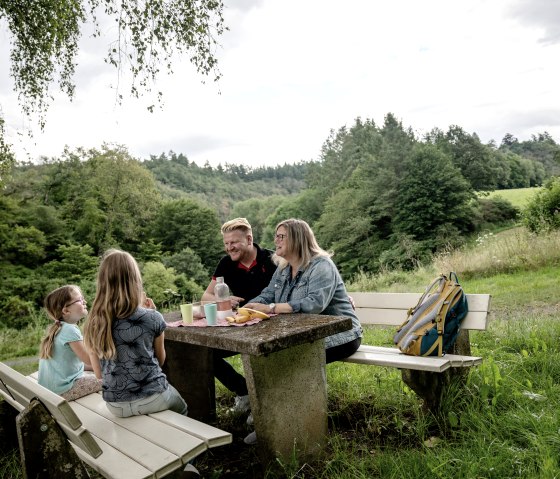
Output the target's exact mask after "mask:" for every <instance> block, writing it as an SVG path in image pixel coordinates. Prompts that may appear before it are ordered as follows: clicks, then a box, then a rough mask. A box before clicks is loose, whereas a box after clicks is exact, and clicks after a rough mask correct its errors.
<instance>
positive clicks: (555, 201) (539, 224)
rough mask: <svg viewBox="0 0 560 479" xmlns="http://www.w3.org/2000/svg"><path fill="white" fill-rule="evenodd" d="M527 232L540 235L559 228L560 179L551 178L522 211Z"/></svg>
mask: <svg viewBox="0 0 560 479" xmlns="http://www.w3.org/2000/svg"><path fill="white" fill-rule="evenodd" d="M523 222H524V224H525V226H527V228H528V229H529V231H531V232H533V233H540V232H543V231H550V230H557V229H559V228H560V178H558V177H556V178H551V179H550V180H549V181H548V182H547V184H546V185H544V188H543V189H542V190H541V191H539V192H538V193H537V194H536V195H535V196H534V197H533V199H532V200H530V201H529V203H528V204H527V207H526V208H525V209H524V210H523Z"/></svg>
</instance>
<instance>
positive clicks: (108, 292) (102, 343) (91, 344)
mask: <svg viewBox="0 0 560 479" xmlns="http://www.w3.org/2000/svg"><path fill="white" fill-rule="evenodd" d="M142 291H143V287H142V276H141V275H140V269H139V268H138V264H137V263H136V260H135V259H134V258H133V257H132V255H130V254H129V253H127V252H126V251H121V250H118V249H110V250H108V251H107V252H106V253H105V254H104V255H103V259H102V260H101V264H100V265H99V271H98V273H97V291H96V293H95V299H94V300H93V304H92V306H91V311H90V313H89V316H88V320H87V322H86V324H85V328H84V344H85V346H86V348H87V349H89V350H90V351H92V352H94V353H95V354H96V355H97V356H98V357H99V358H103V359H111V358H114V357H115V355H116V348H115V343H114V341H113V334H112V326H113V321H114V320H118V319H124V318H127V317H129V316H130V315H132V313H134V311H136V309H137V308H138V306H140V303H141V301H142Z"/></svg>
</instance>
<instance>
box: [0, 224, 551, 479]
mask: <svg viewBox="0 0 560 479" xmlns="http://www.w3.org/2000/svg"><path fill="white" fill-rule="evenodd" d="M515 234H520V235H523V234H524V233H520V232H517V233H515ZM523 238H526V237H525V236H523ZM557 240H558V237H556V236H548V237H540V238H532V241H533V242H532V243H531V242H529V245H528V246H527V248H525V249H524V250H522V251H520V252H519V253H520V256H521V257H522V258H523V259H522V260H519V258H515V257H514V256H515V255H513V254H512V253H511V251H512V248H513V249H516V248H520V247H519V245H518V244H517V243H516V244H515V245H514V246H511V245H510V244H508V243H507V242H508V241H510V242H511V241H512V240H511V233H510V234H504V235H496V237H494V238H492V240H491V241H483V242H481V243H477V244H476V245H473V246H472V247H471V248H470V249H465V250H463V251H458V252H455V253H454V256H453V257H452V259H451V260H449V259H448V260H447V261H452V263H453V265H465V266H464V267H465V268H467V269H466V270H465V271H462V272H460V273H461V274H460V275H459V278H460V279H461V278H463V281H462V283H463V286H464V288H465V291H466V292H467V293H477V292H481V293H491V294H492V313H491V320H490V324H489V328H488V331H486V332H471V345H472V349H473V351H472V353H473V355H480V356H483V357H484V362H483V364H482V365H481V366H479V367H476V368H473V369H472V370H471V371H470V374H469V376H468V380H467V382H466V386H465V387H464V388H457V387H451V388H450V389H449V391H448V392H447V398H448V399H447V400H446V401H445V402H444V404H443V405H442V409H441V411H440V412H439V414H438V415H437V416H434V415H431V414H428V413H426V412H425V411H424V410H423V409H422V405H421V403H420V401H419V400H418V398H417V397H416V396H415V394H414V393H413V392H412V391H411V390H410V389H408V388H407V387H406V386H405V385H404V384H403V382H402V380H401V377H400V372H399V371H398V370H395V369H391V368H381V367H372V366H363V365H358V364H347V363H333V364H330V365H328V366H327V377H328V394H329V404H328V406H329V443H328V447H327V450H326V454H325V457H324V458H323V460H321V461H317V462H314V463H301V462H299V461H298V459H297V458H293V460H292V461H290V462H287V463H278V464H276V465H275V466H274V467H273V468H271V469H268V470H263V469H262V467H261V466H260V464H259V463H258V459H257V455H256V448H255V447H248V446H245V445H244V444H243V442H242V438H243V437H244V436H245V434H247V432H248V431H249V430H250V429H249V427H248V426H247V425H246V423H245V417H238V416H233V415H232V414H231V413H230V408H231V406H232V403H233V397H232V394H231V393H230V392H229V391H227V390H225V389H224V388H223V387H222V386H221V385H219V384H218V385H217V403H218V419H217V422H216V425H217V426H218V427H220V428H222V429H226V430H228V431H230V432H232V433H233V435H234V442H233V444H231V445H230V446H226V447H221V448H217V449H215V450H214V451H211V452H209V453H206V454H204V455H203V456H202V457H201V458H200V459H198V460H197V462H196V465H197V467H199V469H200V470H201V471H202V473H203V475H204V477H208V478H259V479H261V478H263V477H264V478H269V479H276V478H285V477H287V478H321V479H331V478H341V479H366V478H367V479H369V478H395V479H403V478H410V479H412V478H414V479H416V478H418V477H427V478H441V479H447V478H454V479H461V478H465V479H467V478H469V479H470V478H489V479H490V478H492V479H494V478H495V479H498V478H535V479H536V478H544V479H552V478H560V462H559V458H560V435H559V431H560V344H559V342H558V338H559V337H560V321H559V320H558V317H559V313H560V299H559V298H560V295H559V292H558V278H559V277H560V261H558V259H559V258H560V248H557V247H556V245H557V244H558V243H559V242H558V241H557ZM516 241H518V242H519V243H522V242H523V241H524V240H523V241H522V240H516ZM545 249H548V255H543V251H544V250H545ZM488 251H489V252H488ZM497 252H498V253H499V252H502V256H500V259H501V261H500V262H505V263H507V262H508V261H511V264H510V265H509V266H507V265H506V266H502V267H501V268H502V269H496V268H495V267H493V266H492V265H493V264H494V262H493V261H494V260H493V259H492V257H493V256H494V255H495V254H496V253H497ZM545 256H546V258H545ZM473 257H474V258H478V260H477V261H474V262H473V261H472V260H471V258H473ZM440 260H441V259H440ZM444 264H449V263H444ZM472 264H476V265H478V266H477V268H478V269H476V271H474V270H471V269H469V268H471V265H472ZM484 265H486V266H487V267H488V268H489V269H488V270H486V269H484ZM438 269H439V265H438V264H434V265H430V266H429V267H426V268H424V269H422V270H419V271H416V272H414V273H402V272H391V273H385V274H384V275H378V276H376V277H373V278H367V277H363V278H361V279H360V282H359V283H356V284H354V285H352V286H354V290H358V289H364V288H368V287H370V290H373V289H377V290H385V291H387V290H391V291H407V290H408V291H422V289H423V287H425V286H426V285H427V284H428V283H429V281H430V280H431V279H432V277H433V276H434V274H437V273H436V272H439V271H438ZM467 270H468V271H471V273H469V274H466V271H467ZM372 285H373V286H372ZM393 332H394V331H393V330H392V329H380V328H374V327H368V328H366V330H365V334H364V340H363V342H364V343H366V344H375V345H389V344H390V342H391V338H392V335H393ZM2 334H4V333H2ZM27 336H29V338H28V339H26V337H27ZM38 336H40V331H39V332H37V326H34V327H30V329H29V331H28V332H27V333H25V332H23V333H18V334H15V333H10V334H8V333H6V334H4V335H3V336H1V340H2V343H4V342H9V343H11V344H9V345H4V344H2V349H1V351H3V352H2V358H3V359H8V356H11V357H13V356H19V355H25V356H27V355H29V354H33V353H32V348H33V347H32V345H33V344H34V342H35V341H36V340H37V339H36V338H37V337H38ZM16 342H17V343H19V344H21V348H22V349H21V350H18V349H17V348H14V347H13V344H14V343H16ZM20 353H22V354H20ZM234 364H235V366H236V367H238V368H241V361H240V360H239V359H238V358H235V359H234ZM15 367H17V368H20V369H21V370H22V371H23V372H30V371H31V370H33V368H36V363H33V362H31V363H25V364H23V363H22V364H21V365H19V366H15ZM294 407H297V404H295V405H294ZM257 447H258V446H257ZM19 477H21V473H20V472H19V467H18V464H17V454H16V453H9V454H5V455H4V456H2V459H1V460H0V479H8V478H10V479H12V478H19Z"/></svg>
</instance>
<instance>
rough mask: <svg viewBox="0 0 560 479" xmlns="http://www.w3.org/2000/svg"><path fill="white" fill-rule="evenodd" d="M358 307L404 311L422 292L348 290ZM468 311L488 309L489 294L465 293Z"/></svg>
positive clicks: (410, 306)
mask: <svg viewBox="0 0 560 479" xmlns="http://www.w3.org/2000/svg"><path fill="white" fill-rule="evenodd" d="M349 294H350V296H352V298H353V299H354V302H355V303H356V307H358V308H379V309H399V310H403V311H406V310H407V309H408V308H412V307H414V306H416V303H417V302H418V300H419V299H420V296H422V293H375V292H372V293H368V292H350V293H349ZM467 301H468V303H469V311H483V312H488V311H490V301H491V295H489V294H467Z"/></svg>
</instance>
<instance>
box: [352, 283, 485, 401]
mask: <svg viewBox="0 0 560 479" xmlns="http://www.w3.org/2000/svg"><path fill="white" fill-rule="evenodd" d="M350 295H351V296H352V298H353V299H354V302H355V305H356V313H357V315H358V318H359V320H360V322H361V323H362V325H376V326H382V327H386V328H391V329H392V331H391V333H393V332H396V329H397V328H398V326H400V325H401V324H402V323H403V322H404V321H405V320H406V318H407V311H408V309H409V308H411V307H414V306H415V305H416V304H417V302H418V300H419V299H420V296H421V295H422V294H421V293H369V292H351V293H350ZM467 301H468V305H469V312H468V314H467V317H466V318H465V319H464V321H463V323H462V325H461V331H460V333H459V336H458V339H457V342H456V344H455V346H454V349H453V351H452V352H453V354H445V355H444V356H443V357H418V356H408V355H406V354H403V353H401V351H399V349H398V348H395V347H383V346H373V345H367V344H362V345H361V346H360V348H359V349H358V351H357V352H356V353H354V354H353V355H352V356H350V357H348V358H346V359H345V360H344V361H346V362H349V363H357V364H367V365H373V366H384V367H393V368H398V369H401V371H402V372H403V380H404V381H405V383H407V384H408V385H409V386H410V387H411V388H412V389H413V390H414V391H416V393H418V394H419V395H420V397H422V398H423V399H424V401H425V405H426V406H427V407H428V408H430V409H431V408H436V407H438V405H439V400H440V399H441V392H442V390H443V387H444V386H445V385H446V384H448V383H449V381H450V380H451V378H452V377H458V376H461V372H460V371H456V372H454V370H461V369H463V370H464V369H465V368H469V367H471V366H476V365H478V364H481V363H482V360H483V358H482V357H477V356H471V351H470V341H469V331H470V330H477V331H484V330H486V328H487V325H488V315H489V313H490V302H491V296H490V295H489V294H467ZM391 337H392V335H391ZM444 373H445V374H444Z"/></svg>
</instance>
